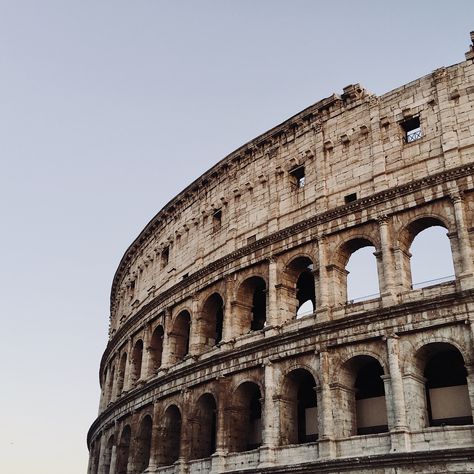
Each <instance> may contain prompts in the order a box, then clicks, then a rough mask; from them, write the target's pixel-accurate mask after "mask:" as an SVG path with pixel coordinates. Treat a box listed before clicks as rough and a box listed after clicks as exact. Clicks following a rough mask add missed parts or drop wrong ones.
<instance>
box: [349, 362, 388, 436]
mask: <svg viewBox="0 0 474 474" xmlns="http://www.w3.org/2000/svg"><path fill="white" fill-rule="evenodd" d="M355 359H356V360H354V364H355V365H354V367H355V368H356V371H357V372H356V374H357V375H356V379H355V383H354V389H355V399H356V413H357V417H356V421H357V434H370V433H383V432H384V431H388V424H387V406H386V402H385V386H384V383H383V380H382V375H383V374H384V372H383V368H382V366H381V365H380V362H379V361H378V360H376V359H374V358H373V357H369V356H359V357H358V358H355Z"/></svg>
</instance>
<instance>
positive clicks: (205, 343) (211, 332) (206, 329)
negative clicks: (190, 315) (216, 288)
mask: <svg viewBox="0 0 474 474" xmlns="http://www.w3.org/2000/svg"><path fill="white" fill-rule="evenodd" d="M201 316H202V319H201V334H200V336H201V337H202V342H201V346H202V347H203V348H204V349H210V348H212V347H213V346H215V345H216V344H218V343H219V342H220V341H221V340H222V329H223V324H224V301H223V299H222V297H221V295H219V293H213V294H212V295H211V296H209V298H207V300H206V302H205V303H204V306H203V309H202V315H201Z"/></svg>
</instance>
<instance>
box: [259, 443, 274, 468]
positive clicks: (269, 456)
mask: <svg viewBox="0 0 474 474" xmlns="http://www.w3.org/2000/svg"><path fill="white" fill-rule="evenodd" d="M274 465H275V450H274V449H273V448H270V447H269V446H262V447H261V448H260V462H259V464H258V467H259V468H263V467H272V466H274Z"/></svg>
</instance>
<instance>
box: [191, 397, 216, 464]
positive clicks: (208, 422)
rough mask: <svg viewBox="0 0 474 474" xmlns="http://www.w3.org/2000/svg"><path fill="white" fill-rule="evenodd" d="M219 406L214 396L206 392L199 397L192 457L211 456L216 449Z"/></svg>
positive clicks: (194, 425)
mask: <svg viewBox="0 0 474 474" xmlns="http://www.w3.org/2000/svg"><path fill="white" fill-rule="evenodd" d="M216 410H217V406H216V401H215V399H214V397H213V396H212V395H211V394H209V393H206V394H204V395H202V396H201V397H199V400H198V402H197V409H196V416H195V420H194V423H193V428H194V429H193V439H192V443H191V459H201V458H207V457H209V456H211V455H212V454H213V453H214V452H215V450H216V429H217V412H216Z"/></svg>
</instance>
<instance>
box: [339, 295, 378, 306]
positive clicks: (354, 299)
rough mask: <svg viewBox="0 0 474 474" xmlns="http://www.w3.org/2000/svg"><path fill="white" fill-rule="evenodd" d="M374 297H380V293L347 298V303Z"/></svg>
mask: <svg viewBox="0 0 474 474" xmlns="http://www.w3.org/2000/svg"><path fill="white" fill-rule="evenodd" d="M376 298H380V293H372V294H371V295H365V296H359V297H357V298H353V299H351V300H347V304H354V303H360V302H361V301H366V300H373V299H376Z"/></svg>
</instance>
